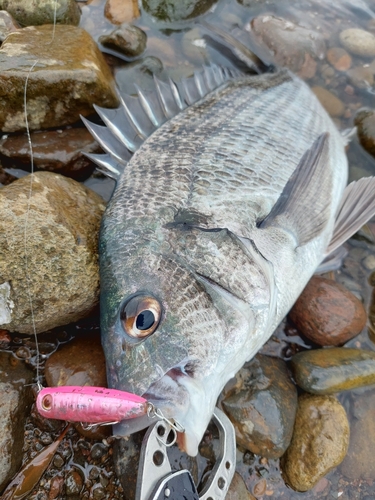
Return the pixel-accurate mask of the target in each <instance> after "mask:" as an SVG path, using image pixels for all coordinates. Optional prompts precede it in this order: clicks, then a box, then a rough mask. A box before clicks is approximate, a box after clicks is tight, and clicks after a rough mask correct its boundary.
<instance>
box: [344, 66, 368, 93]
mask: <svg viewBox="0 0 375 500" xmlns="http://www.w3.org/2000/svg"><path fill="white" fill-rule="evenodd" d="M346 74H347V76H348V78H349V81H350V83H351V84H352V85H354V87H356V88H357V89H368V88H369V87H372V85H373V83H374V73H373V71H372V70H371V69H370V68H365V67H363V66H357V67H356V68H352V69H350V70H349V71H347V73H346Z"/></svg>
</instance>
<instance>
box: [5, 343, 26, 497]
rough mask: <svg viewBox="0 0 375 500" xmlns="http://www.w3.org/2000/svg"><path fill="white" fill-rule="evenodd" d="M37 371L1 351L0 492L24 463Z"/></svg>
mask: <svg viewBox="0 0 375 500" xmlns="http://www.w3.org/2000/svg"><path fill="white" fill-rule="evenodd" d="M32 380H33V372H32V371H31V370H29V369H28V368H27V367H26V366H25V363H24V362H23V361H20V360H18V359H17V358H15V357H14V356H13V354H12V353H10V352H0V394H1V400H0V447H1V453H0V491H2V490H3V489H4V487H5V486H6V485H7V483H8V482H9V480H10V479H12V477H13V476H14V474H15V473H16V472H17V471H18V469H19V468H20V466H21V463H22V447H23V442H24V433H23V429H24V426H25V422H26V417H27V413H28V409H29V406H30V405H31V402H32V399H33V398H32V392H31V387H30V385H29V384H31V383H32Z"/></svg>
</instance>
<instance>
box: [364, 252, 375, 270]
mask: <svg viewBox="0 0 375 500" xmlns="http://www.w3.org/2000/svg"><path fill="white" fill-rule="evenodd" d="M362 263H363V265H364V267H365V268H366V269H367V270H368V271H373V270H374V269H375V255H372V254H370V255H368V256H367V257H365V258H364V259H363V261H362Z"/></svg>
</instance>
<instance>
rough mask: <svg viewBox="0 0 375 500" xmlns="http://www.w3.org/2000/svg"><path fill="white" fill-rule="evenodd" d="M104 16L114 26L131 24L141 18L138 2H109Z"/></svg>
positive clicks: (129, 0) (131, 0) (134, 0)
mask: <svg viewBox="0 0 375 500" xmlns="http://www.w3.org/2000/svg"><path fill="white" fill-rule="evenodd" d="M104 15H105V16H106V17H107V18H108V19H109V20H110V21H111V23H113V24H122V23H131V22H132V21H134V20H135V19H137V18H138V17H139V16H140V12H139V7H138V2H137V0H107V1H106V3H105V7H104Z"/></svg>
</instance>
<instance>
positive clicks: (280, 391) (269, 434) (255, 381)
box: [222, 354, 297, 458]
mask: <svg viewBox="0 0 375 500" xmlns="http://www.w3.org/2000/svg"><path fill="white" fill-rule="evenodd" d="M230 385H232V387H230ZM230 385H228V386H227V389H226V390H225V396H224V400H223V401H222V406H223V409H224V411H225V412H226V414H227V415H228V416H229V418H230V419H231V421H232V422H233V424H234V427H235V430H236V439H237V444H238V445H240V446H242V447H243V448H245V449H246V450H250V451H252V452H253V453H255V454H257V455H261V456H263V457H267V458H278V457H280V456H281V455H282V454H283V453H284V452H285V450H286V449H287V447H288V446H289V443H290V440H291V438H292V433H293V424H294V418H295V414H296V409H297V390H296V387H295V386H294V384H293V383H292V381H291V380H290V377H289V375H288V371H287V368H286V364H285V363H284V361H283V360H281V359H277V358H271V357H268V356H263V355H260V354H258V355H257V356H256V357H255V358H254V359H253V360H252V361H250V362H249V363H246V364H245V365H244V367H243V368H242V369H241V370H240V371H239V372H238V374H237V375H236V382H235V386H234V387H233V382H230Z"/></svg>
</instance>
